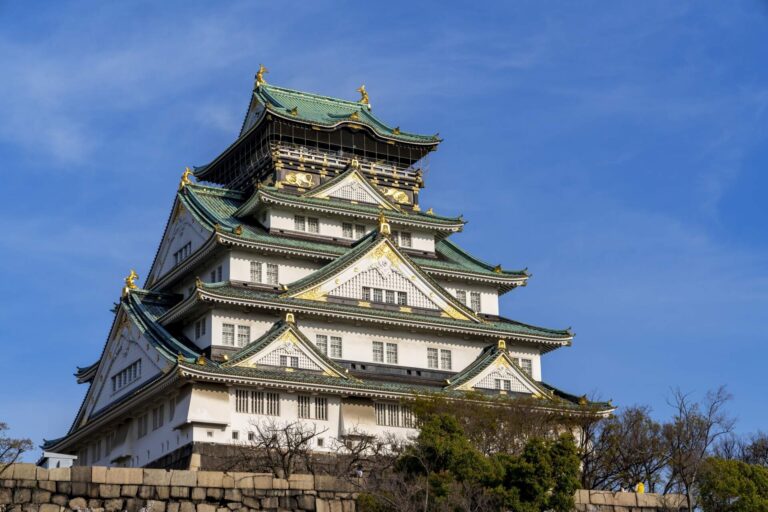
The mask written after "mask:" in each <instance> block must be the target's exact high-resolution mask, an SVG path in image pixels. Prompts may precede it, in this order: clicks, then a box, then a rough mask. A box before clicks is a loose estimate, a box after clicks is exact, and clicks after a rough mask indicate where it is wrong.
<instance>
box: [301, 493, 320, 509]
mask: <svg viewBox="0 0 768 512" xmlns="http://www.w3.org/2000/svg"><path fill="white" fill-rule="evenodd" d="M296 505H298V507H299V508H300V509H302V510H315V497H314V496H309V495H307V494H302V495H300V496H296Z"/></svg>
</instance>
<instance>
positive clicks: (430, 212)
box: [427, 208, 435, 215]
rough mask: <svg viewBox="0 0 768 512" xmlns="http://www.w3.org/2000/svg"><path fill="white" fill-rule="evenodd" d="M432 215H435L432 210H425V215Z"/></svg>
mask: <svg viewBox="0 0 768 512" xmlns="http://www.w3.org/2000/svg"><path fill="white" fill-rule="evenodd" d="M434 214H435V210H433V209H432V208H429V209H428V210H427V215H434Z"/></svg>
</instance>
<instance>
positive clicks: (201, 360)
mask: <svg viewBox="0 0 768 512" xmlns="http://www.w3.org/2000/svg"><path fill="white" fill-rule="evenodd" d="M197 364H199V365H200V366H204V365H205V356H204V355H202V354H200V357H198V358H197Z"/></svg>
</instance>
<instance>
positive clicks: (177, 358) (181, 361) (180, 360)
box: [176, 352, 184, 363]
mask: <svg viewBox="0 0 768 512" xmlns="http://www.w3.org/2000/svg"><path fill="white" fill-rule="evenodd" d="M176 360H177V361H178V362H180V363H183V362H184V356H183V355H181V352H179V354H178V355H177V356H176Z"/></svg>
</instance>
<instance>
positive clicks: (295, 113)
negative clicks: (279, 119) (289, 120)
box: [288, 107, 299, 117]
mask: <svg viewBox="0 0 768 512" xmlns="http://www.w3.org/2000/svg"><path fill="white" fill-rule="evenodd" d="M288 113H289V114H291V115H292V116H294V117H296V116H297V115H299V107H293V108H292V109H291V110H289V111H288Z"/></svg>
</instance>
